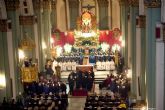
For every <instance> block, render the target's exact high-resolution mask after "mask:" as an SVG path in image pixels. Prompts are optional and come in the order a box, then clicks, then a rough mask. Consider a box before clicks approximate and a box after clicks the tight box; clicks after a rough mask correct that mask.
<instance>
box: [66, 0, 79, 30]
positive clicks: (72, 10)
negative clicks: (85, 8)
mask: <svg viewBox="0 0 165 110" xmlns="http://www.w3.org/2000/svg"><path fill="white" fill-rule="evenodd" d="M68 1H69V14H70V30H74V29H76V21H77V17H78V16H79V1H78V0H74V1H73V0H68Z"/></svg>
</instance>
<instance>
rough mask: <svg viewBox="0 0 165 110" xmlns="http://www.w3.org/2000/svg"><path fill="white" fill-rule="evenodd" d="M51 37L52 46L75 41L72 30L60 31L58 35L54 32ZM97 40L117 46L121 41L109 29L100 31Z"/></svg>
mask: <svg viewBox="0 0 165 110" xmlns="http://www.w3.org/2000/svg"><path fill="white" fill-rule="evenodd" d="M52 38H53V40H54V43H53V45H54V46H57V45H60V46H62V47H63V46H64V45H65V44H66V43H68V44H71V45H73V44H74V41H75V39H74V32H73V31H70V32H60V33H59V36H57V35H56V34H52ZM99 42H100V43H103V42H106V43H107V44H109V45H110V46H113V45H114V44H118V45H119V46H121V43H122V42H121V41H120V40H119V37H118V38H116V37H114V36H113V31H111V30H106V31H100V35H99Z"/></svg>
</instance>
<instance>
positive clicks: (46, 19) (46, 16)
mask: <svg viewBox="0 0 165 110" xmlns="http://www.w3.org/2000/svg"><path fill="white" fill-rule="evenodd" d="M50 14H51V0H44V1H43V14H42V18H43V22H42V23H43V25H44V27H43V35H44V36H43V43H45V46H46V49H45V51H44V55H45V57H46V58H50V46H51V45H50V38H51V21H50ZM45 63H46V62H45V61H44V64H45Z"/></svg>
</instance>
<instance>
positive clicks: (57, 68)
mask: <svg viewBox="0 0 165 110" xmlns="http://www.w3.org/2000/svg"><path fill="white" fill-rule="evenodd" d="M55 69H56V75H57V77H58V78H59V79H60V78H61V66H60V65H59V64H57V66H56V67H55Z"/></svg>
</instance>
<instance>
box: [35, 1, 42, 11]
mask: <svg viewBox="0 0 165 110" xmlns="http://www.w3.org/2000/svg"><path fill="white" fill-rule="evenodd" d="M33 4H34V9H42V8H43V3H42V1H41V0H40V1H37V0H34V2H33Z"/></svg>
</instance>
